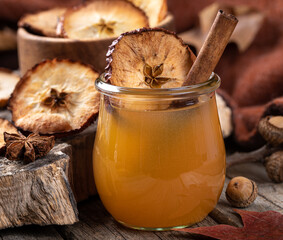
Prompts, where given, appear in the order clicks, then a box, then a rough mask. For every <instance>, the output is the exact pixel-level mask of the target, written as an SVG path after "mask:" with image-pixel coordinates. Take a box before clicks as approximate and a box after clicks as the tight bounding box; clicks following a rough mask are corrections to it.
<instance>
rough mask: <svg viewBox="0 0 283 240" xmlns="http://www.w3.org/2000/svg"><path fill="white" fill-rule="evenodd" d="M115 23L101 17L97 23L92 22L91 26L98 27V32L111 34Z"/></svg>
mask: <svg viewBox="0 0 283 240" xmlns="http://www.w3.org/2000/svg"><path fill="white" fill-rule="evenodd" d="M115 24H116V22H115V21H108V22H106V21H105V20H104V19H103V18H101V19H100V21H99V23H96V24H94V25H93V27H95V28H96V29H98V32H99V33H100V34H101V33H103V32H105V33H106V34H108V35H111V34H114V26H115Z"/></svg>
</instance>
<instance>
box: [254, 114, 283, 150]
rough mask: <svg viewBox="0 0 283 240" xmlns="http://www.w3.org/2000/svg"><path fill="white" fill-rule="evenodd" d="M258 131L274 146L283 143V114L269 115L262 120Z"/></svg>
mask: <svg viewBox="0 0 283 240" xmlns="http://www.w3.org/2000/svg"><path fill="white" fill-rule="evenodd" d="M258 131H259V133H260V134H261V135H262V137H263V138H264V139H265V140H266V141H267V142H268V143H269V144H271V145H272V146H279V145H281V144H282V143H283V116H267V117H265V118H263V119H261V120H260V122H259V125H258Z"/></svg>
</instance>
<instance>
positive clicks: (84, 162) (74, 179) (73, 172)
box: [0, 111, 97, 202]
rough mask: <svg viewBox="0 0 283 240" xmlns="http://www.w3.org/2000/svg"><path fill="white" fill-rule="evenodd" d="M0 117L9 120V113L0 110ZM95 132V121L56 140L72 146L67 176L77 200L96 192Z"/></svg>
mask: <svg viewBox="0 0 283 240" xmlns="http://www.w3.org/2000/svg"><path fill="white" fill-rule="evenodd" d="M0 118H5V119H7V120H9V121H11V113H10V112H9V111H0ZM95 133H96V123H94V124H92V125H91V126H89V127H88V128H87V129H85V130H84V131H83V132H81V133H79V134H76V135H74V136H70V137H66V138H62V139H57V140H56V143H57V144H58V143H68V144H70V145H71V146H72V161H71V165H70V169H69V171H70V174H69V177H68V178H69V182H70V185H71V188H72V190H73V192H74V195H75V198H76V200H77V202H80V201H83V200H85V199H87V198H88V197H90V196H92V195H95V194H97V191H96V187H95V183H94V176H93V167H92V151H93V144H94V138H95Z"/></svg>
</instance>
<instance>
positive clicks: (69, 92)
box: [9, 59, 99, 135]
mask: <svg viewBox="0 0 283 240" xmlns="http://www.w3.org/2000/svg"><path fill="white" fill-rule="evenodd" d="M97 77H98V73H97V72H95V71H94V70H93V69H92V68H91V67H89V66H86V65H83V64H81V63H78V62H72V61H70V60H56V59H53V60H47V61H44V62H42V63H40V64H38V65H36V66H35V67H34V68H32V69H31V70H30V71H28V72H27V73H26V74H25V75H24V76H23V77H22V78H21V80H20V82H19V83H18V84H17V86H16V88H15V90H14V92H13V94H12V97H11V99H10V102H9V107H10V109H11V110H12V120H13V121H14V123H15V125H16V126H17V127H20V128H21V129H23V130H24V131H30V132H34V133H40V134H57V135H60V134H61V135H64V134H65V135H68V134H71V133H74V132H78V131H82V130H83V129H85V128H86V127H87V126H88V125H90V124H91V123H92V122H93V120H94V119H95V117H96V115H97V113H98V110H99V93H98V92H97V91H96V89H95V86H94V82H95V79H96V78H97Z"/></svg>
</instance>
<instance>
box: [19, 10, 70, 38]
mask: <svg viewBox="0 0 283 240" xmlns="http://www.w3.org/2000/svg"><path fill="white" fill-rule="evenodd" d="M65 11H66V8H53V9H50V10H46V11H42V12H38V13H34V14H27V15H25V16H24V17H22V18H21V19H20V21H19V22H18V26H19V27H24V28H26V29H27V30H29V31H31V32H34V33H36V34H40V35H44V36H47V37H57V34H56V28H57V24H58V22H59V19H60V17H61V16H62V15H63V14H64V12H65Z"/></svg>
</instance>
